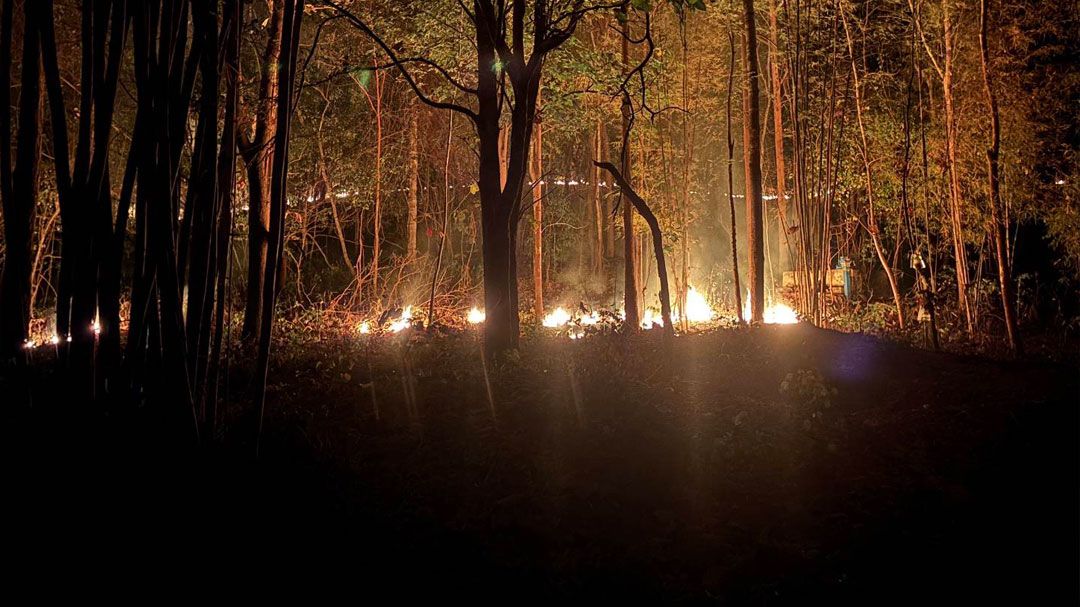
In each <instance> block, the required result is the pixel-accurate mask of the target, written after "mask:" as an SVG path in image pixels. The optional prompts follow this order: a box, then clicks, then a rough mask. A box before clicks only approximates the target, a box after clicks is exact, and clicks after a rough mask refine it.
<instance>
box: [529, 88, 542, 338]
mask: <svg viewBox="0 0 1080 607" xmlns="http://www.w3.org/2000/svg"><path fill="white" fill-rule="evenodd" d="M536 104H537V107H539V106H540V94H539V93H537V96H536ZM534 130H535V131H536V132H535V138H534V139H533V141H534V144H535V145H536V151H535V152H534V153H533V162H532V165H531V169H532V170H531V171H530V172H531V178H532V216H533V250H532V274H533V314H534V316H535V320H536V323H537V324H539V323H540V321H541V320H542V319H543V318H544V186H543V179H544V125H543V123H542V119H541V120H538V121H537V122H536V126H535V127H534Z"/></svg>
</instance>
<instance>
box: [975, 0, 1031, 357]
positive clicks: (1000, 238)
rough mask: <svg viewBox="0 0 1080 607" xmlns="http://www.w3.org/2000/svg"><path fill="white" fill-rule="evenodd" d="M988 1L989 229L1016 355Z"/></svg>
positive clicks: (983, 4)
mask: <svg viewBox="0 0 1080 607" xmlns="http://www.w3.org/2000/svg"><path fill="white" fill-rule="evenodd" d="M987 4H989V0H980V2H979V50H980V53H979V58H980V63H981V66H982V78H983V86H984V88H985V89H986V111H987V114H988V115H989V118H990V147H989V148H987V150H986V175H987V194H988V197H989V202H990V224H991V225H990V230H991V235H992V236H993V238H994V253H995V255H996V256H997V267H998V283H999V285H1000V291H1001V308H1002V310H1003V311H1004V313H1005V330H1006V333H1007V334H1008V337H1009V347H1010V348H1012V351H1013V353H1014V354H1018V355H1019V354H1022V353H1023V344H1022V343H1021V341H1020V335H1019V332H1018V329H1017V321H1016V295H1015V291H1014V288H1013V280H1012V268H1010V264H1009V253H1008V250H1009V247H1008V242H1007V238H1006V230H1007V229H1008V225H1007V222H1006V221H1005V219H1004V218H1003V217H1002V213H1001V186H1000V182H999V167H998V156H999V154H1000V152H1001V120H1000V118H999V115H998V103H997V96H996V95H995V94H994V86H993V81H992V78H991V74H990V41H989V29H990V25H989V21H990V18H989V15H988V14H987V13H988V7H987Z"/></svg>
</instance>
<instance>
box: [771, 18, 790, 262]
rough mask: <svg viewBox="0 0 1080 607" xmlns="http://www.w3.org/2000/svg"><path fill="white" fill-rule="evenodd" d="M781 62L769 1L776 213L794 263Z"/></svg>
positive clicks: (776, 30) (775, 23) (774, 21)
mask: <svg viewBox="0 0 1080 607" xmlns="http://www.w3.org/2000/svg"><path fill="white" fill-rule="evenodd" d="M780 61H781V54H780V24H779V23H778V22H777V17H776V0H769V75H770V77H771V79H772V102H773V103H772V106H773V152H774V154H775V156H776V210H777V214H778V215H779V218H780V236H781V237H782V238H783V239H784V248H785V250H786V252H787V256H788V258H789V263H790V258H791V257H793V254H792V250H791V242H790V241H789V237H788V219H787V215H788V212H787V209H788V202H787V191H786V190H787V187H786V186H787V182H786V174H785V172H784V110H783V106H784V95H783V92H784V91H783V86H782V84H781V80H780ZM781 267H786V266H783V265H782V266H781Z"/></svg>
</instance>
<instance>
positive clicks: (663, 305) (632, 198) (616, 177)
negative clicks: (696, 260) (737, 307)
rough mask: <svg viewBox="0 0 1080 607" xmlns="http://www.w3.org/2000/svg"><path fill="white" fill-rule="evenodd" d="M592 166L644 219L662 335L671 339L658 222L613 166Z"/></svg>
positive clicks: (669, 293) (665, 279) (606, 163)
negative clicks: (657, 288) (653, 262)
mask: <svg viewBox="0 0 1080 607" xmlns="http://www.w3.org/2000/svg"><path fill="white" fill-rule="evenodd" d="M594 164H595V165H596V166H597V167H599V168H601V169H604V170H605V171H607V172H608V173H610V174H611V177H612V180H613V181H615V182H616V183H618V184H619V189H620V191H622V192H623V193H624V195H625V196H626V200H627V202H629V203H630V204H632V205H633V206H634V208H636V209H637V211H638V213H640V214H641V216H642V218H644V219H645V223H647V224H649V231H650V232H651V233H652V241H653V254H654V255H655V256H656V273H657V277H658V279H659V281H660V316H661V318H663V319H664V335H665V336H667V337H671V336H673V335H674V334H675V328H674V327H673V326H672V322H671V291H670V289H669V288H668V272H667V260H666V258H665V255H664V237H663V233H662V232H661V231H660V222H659V221H657V219H656V215H655V214H653V212H652V209H650V208H649V205H648V204H647V203H646V202H645V200H644V199H642V198H641V196H639V195H638V193H637V192H635V191H634V190H633V188H632V187H631V185H630V183H629V182H627V181H626V179H625V178H624V177H623V176H622V174H621V173H620V172H619V170H618V169H616V168H615V165H613V164H611V163H610V162H595V163H594Z"/></svg>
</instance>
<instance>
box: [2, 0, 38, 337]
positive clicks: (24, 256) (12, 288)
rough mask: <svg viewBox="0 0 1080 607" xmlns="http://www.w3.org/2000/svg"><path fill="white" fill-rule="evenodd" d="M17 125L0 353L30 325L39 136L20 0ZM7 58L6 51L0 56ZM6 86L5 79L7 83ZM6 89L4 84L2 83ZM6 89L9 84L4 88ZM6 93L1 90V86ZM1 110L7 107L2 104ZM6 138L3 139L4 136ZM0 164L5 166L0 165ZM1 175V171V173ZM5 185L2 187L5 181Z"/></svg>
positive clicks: (31, 38) (27, 26)
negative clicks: (21, 30) (20, 37)
mask: <svg viewBox="0 0 1080 607" xmlns="http://www.w3.org/2000/svg"><path fill="white" fill-rule="evenodd" d="M24 9H25V12H24V15H25V17H24V20H23V29H24V31H23V51H22V74H21V82H20V85H21V90H20V93H19V131H18V136H17V140H16V144H17V145H16V150H15V171H14V174H12V176H11V181H10V184H11V186H10V190H9V191H6V192H4V197H3V209H4V240H5V244H6V246H7V248H6V253H5V257H4V268H3V274H2V278H0V354H2V355H3V357H4V358H8V357H11V356H19V355H20V353H21V348H22V345H23V342H25V341H26V340H27V336H28V331H29V326H30V314H31V310H30V278H31V276H30V264H31V261H30V254H31V250H30V248H31V243H30V241H31V237H32V235H33V228H34V214H35V211H36V209H37V193H38V159H39V158H40V156H41V138H40V128H39V120H38V116H39V114H40V111H41V53H40V49H39V47H40V44H39V32H38V25H37V19H36V18H35V14H34V13H35V11H34V9H33V8H32V7H31V3H29V2H27V3H25V4H24ZM12 10H13V6H12V4H11V3H7V6H5V7H4V13H5V15H4V17H3V19H4V20H5V23H4V28H5V29H6V30H7V31H6V32H4V38H6V39H7V40H6V42H7V44H8V45H10V31H11V30H10V27H11V26H10V12H11V11H12ZM2 61H4V62H5V63H9V62H10V61H11V54H10V52H8V53H6V54H5V57H4V58H3V59H2ZM9 86H10V85H9ZM5 88H6V89H7V88H8V87H5ZM8 90H10V89H8ZM5 93H6V91H5ZM3 111H4V112H5V113H7V112H9V111H10V110H9V109H8V107H4V109H3ZM5 144H6V142H5ZM3 170H4V171H5V173H6V171H7V170H8V168H7V167H3ZM5 180H6V175H5ZM5 189H8V188H6V187H5Z"/></svg>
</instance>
